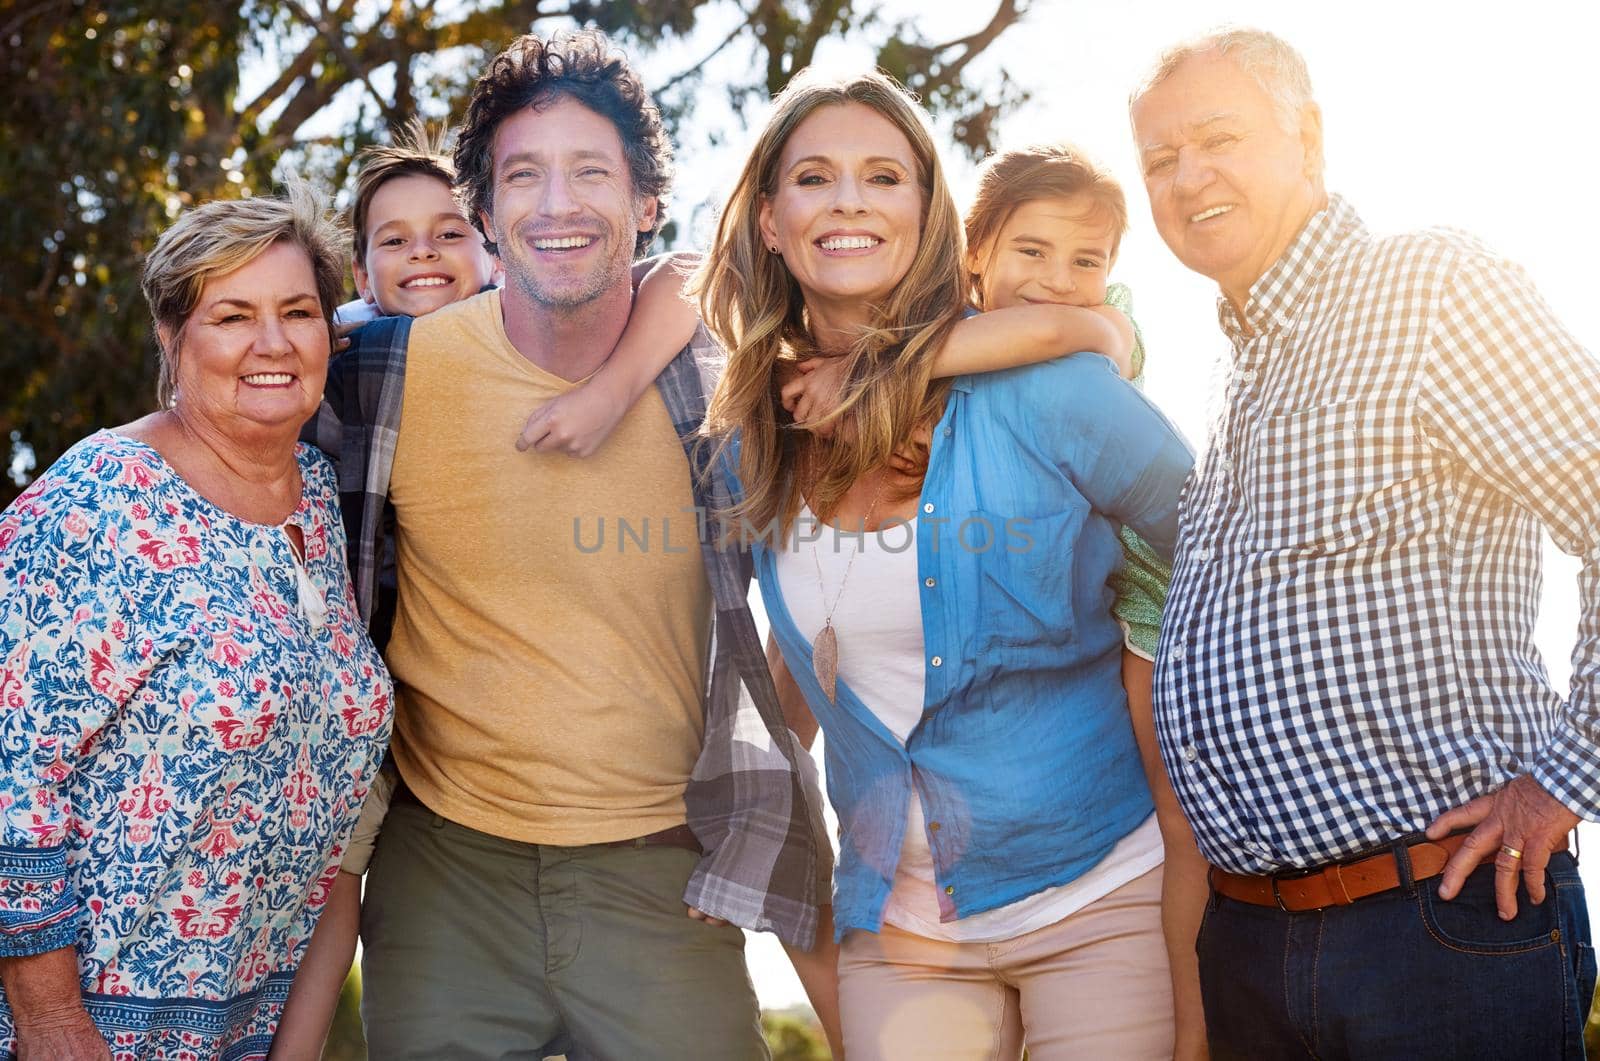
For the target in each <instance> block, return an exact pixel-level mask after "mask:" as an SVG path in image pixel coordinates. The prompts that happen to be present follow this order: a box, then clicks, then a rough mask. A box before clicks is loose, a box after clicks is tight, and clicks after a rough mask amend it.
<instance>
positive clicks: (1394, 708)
mask: <svg viewBox="0 0 1600 1061" xmlns="http://www.w3.org/2000/svg"><path fill="white" fill-rule="evenodd" d="M1250 296H1251V297H1250V301H1249V303H1248V304H1247V305H1246V307H1245V312H1244V319H1243V320H1241V319H1240V318H1239V317H1238V316H1237V315H1235V313H1234V311H1233V310H1232V308H1231V307H1230V306H1228V304H1227V303H1225V302H1224V303H1223V304H1222V305H1221V307H1220V313H1221V318H1222V327H1223V330H1224V331H1225V332H1226V333H1227V335H1228V337H1229V339H1230V341H1231V343H1232V346H1233V359H1232V364H1231V366H1229V373H1228V381H1227V393H1226V400H1225V401H1224V403H1223V408H1222V411H1221V413H1220V416H1219V417H1218V418H1217V420H1216V422H1215V423H1214V424H1213V425H1212V428H1211V434H1210V439H1209V447H1208V452H1207V453H1206V454H1205V456H1204V463H1203V464H1202V465H1201V466H1200V467H1199V468H1197V469H1196V471H1195V474H1194V475H1193V476H1192V477H1191V479H1190V481H1189V483H1188V485H1187V486H1186V487H1185V490H1184V496H1183V503H1182V513H1181V521H1182V522H1181V537H1180V545H1179V549H1178V555H1177V558H1176V560H1175V563H1174V574H1173V582H1172V588H1171V592H1170V595H1169V597H1168V601H1167V613H1166V617H1165V620H1164V624H1163V627H1162V637H1161V647H1160V652H1159V654H1158V663H1157V669H1156V679H1155V680H1156V690H1155V692H1156V715H1157V722H1158V728H1159V732H1160V738H1161V745H1162V752H1163V754H1164V757H1165V759H1166V761H1167V763H1168V766H1169V769H1170V771H1171V774H1172V781H1173V785H1174V787H1175V788H1176V790H1177V793H1178V797H1179V799H1180V801H1181V802H1182V804H1183V808H1184V810H1185V812H1186V813H1187V815H1188V817H1189V819H1190V821H1191V822H1192V823H1193V824H1194V829H1195V834H1196V837H1197V838H1198V840H1199V842H1200V847H1201V850H1202V851H1203V852H1204V854H1205V855H1206V857H1207V858H1208V859H1210V860H1211V862H1213V863H1214V864H1216V865H1218V866H1221V867H1222V868H1224V869H1228V870H1233V871H1236V872H1240V873H1270V872H1277V871H1282V870H1287V869H1295V868H1309V867H1311V866H1315V865H1318V864H1321V863H1325V862H1329V861H1333V860H1336V859H1340V858H1343V857H1345V856H1348V855H1350V854H1352V853H1354V852H1357V851H1360V850H1363V849H1366V848H1370V847H1373V846H1376V845H1379V844H1382V843H1384V842H1387V841H1390V840H1393V839H1395V838H1397V837H1400V836H1403V835H1406V834H1409V833H1412V832H1415V831H1417V830H1420V829H1422V828H1423V827H1425V826H1426V825H1427V824H1428V823H1429V822H1430V821H1432V819H1433V818H1434V817H1435V816H1436V815H1438V814H1439V813H1441V812H1442V811H1444V810H1446V809H1448V808H1450V807H1454V806H1457V805H1460V804H1462V803H1465V802H1467V801H1468V800H1470V799H1472V798H1474V797H1476V796H1480V795H1483V794H1484V793H1486V792H1489V791H1490V790H1492V789H1495V788H1498V787H1500V786H1501V785H1504V784H1505V783H1506V782H1507V781H1509V780H1510V779H1511V778H1512V777H1514V776H1516V775H1517V774H1519V773H1530V774H1532V776H1533V778H1534V779H1535V780H1536V781H1538V782H1539V783H1540V784H1541V785H1543V786H1544V787H1545V789H1547V790H1548V791H1549V792H1550V793H1551V794H1552V795H1554V796H1555V797H1556V798H1557V799H1558V800H1560V801H1561V802H1562V803H1563V804H1565V805H1566V806H1567V807H1569V808H1571V809H1572V810H1573V811H1575V812H1577V813H1580V814H1582V815H1584V816H1586V817H1594V816H1595V814H1596V812H1597V811H1600V754H1597V752H1600V702H1597V694H1600V686H1597V678H1600V366H1597V364H1596V362H1595V360H1594V358H1593V357H1592V356H1591V355H1589V354H1588V353H1587V352H1586V351H1584V350H1583V349H1582V348H1581V347H1580V346H1579V344H1578V342H1577V340H1576V339H1574V338H1573V336H1572V335H1570V334H1569V333H1568V332H1567V331H1566V330H1565V329H1564V328H1562V326H1561V325H1560V324H1559V323H1558V322H1557V321H1556V319H1555V317H1554V315H1553V314H1552V313H1551V312H1550V309H1549V308H1548V307H1547V306H1546V305H1545V303H1544V302H1543V300H1542V299H1541V298H1540V297H1539V295H1538V293H1537V292H1536V291H1535V290H1534V288H1533V286H1532V284H1531V283H1530V282H1529V281H1528V279H1527V278H1526V276H1525V275H1524V274H1523V273H1522V271H1521V270H1520V269H1518V268H1517V267H1515V266H1514V265H1511V264H1509V263H1507V262H1505V261H1503V260H1501V259H1499V258H1497V257H1496V256H1494V255H1493V254H1491V253H1490V252H1489V251H1488V250H1486V249H1485V248H1484V247H1483V246H1482V245H1481V244H1479V243H1478V242H1476V241H1475V240H1473V239H1471V238H1470V237H1467V236H1464V235H1462V234H1460V233H1455V232H1448V231H1434V232H1424V233H1415V234H1411V235H1405V236H1399V237H1394V238H1374V237H1373V236H1371V235H1369V234H1368V232H1367V231H1366V229H1365V228H1364V227H1363V226H1362V224H1361V221H1360V219H1359V218H1358V217H1357V216H1356V214H1355V212H1354V211H1353V210H1352V209H1351V208H1350V207H1349V206H1348V205H1347V204H1346V203H1345V202H1344V201H1342V200H1341V199H1339V198H1337V197H1334V198H1333V199H1332V201H1331V202H1330V204H1329V206H1328V207H1327V209H1326V210H1324V211H1323V212H1321V213H1320V214H1318V215H1316V216H1315V217H1314V218H1313V219H1312V220H1311V221H1310V222H1309V223H1308V225H1307V226H1306V228H1305V230H1304V231H1303V232H1301V233H1300V235H1299V236H1298V237H1297V238H1296V240H1295V242H1294V243H1293V244H1292V245H1291V247H1290V248H1289V250H1288V251H1287V252H1286V253H1285V255H1284V256H1283V257H1282V258H1281V259H1280V260H1279V261H1278V262H1277V263H1276V264H1275V265H1274V266H1273V267H1272V268H1271V269H1270V270H1269V271H1268V272H1267V273H1266V275H1265V276H1263V277H1262V278H1261V280H1259V281H1258V282H1257V283H1256V284H1255V286H1254V287H1253V288H1252V290H1251V293H1250ZM1541 526H1542V527H1543V528H1544V529H1546V530H1547V531H1548V532H1549V533H1550V535H1551V536H1552V537H1553V538H1554V540H1555V542H1556V544H1557V545H1558V546H1560V547H1561V548H1562V549H1563V550H1564V551H1566V552H1568V553H1570V554H1572V555H1573V556H1577V557H1579V558H1581V560H1582V562H1583V568H1582V573H1581V575H1580V581H1579V585H1580V590H1581V595H1582V615H1581V621H1580V625H1579V630H1578V640H1577V647H1576V649H1575V653H1574V657H1573V663H1574V667H1573V676H1572V693H1571V697H1570V699H1569V700H1567V701H1563V700H1562V698H1561V697H1560V695H1559V694H1558V693H1557V692H1556V691H1555V690H1554V689H1553V688H1552V687H1551V685H1550V681H1549V678H1548V676H1547V675H1546V673H1545V669H1544V663H1543V661H1542V660H1541V659H1540V657H1539V653H1538V651H1537V649H1536V648H1535V647H1534V644H1533V628H1534V620H1535V618H1536V616H1537V610H1538V603H1539V590H1540V578H1541V573H1540V534H1539V532H1540V528H1541Z"/></svg>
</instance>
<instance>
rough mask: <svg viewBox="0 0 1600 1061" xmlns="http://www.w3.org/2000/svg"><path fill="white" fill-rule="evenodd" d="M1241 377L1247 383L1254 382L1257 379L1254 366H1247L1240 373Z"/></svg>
mask: <svg viewBox="0 0 1600 1061" xmlns="http://www.w3.org/2000/svg"><path fill="white" fill-rule="evenodd" d="M1239 378H1240V379H1241V380H1243V381H1244V382H1246V383H1254V382H1255V381H1256V370H1255V369H1253V368H1247V369H1245V370H1244V371H1243V372H1241V373H1239Z"/></svg>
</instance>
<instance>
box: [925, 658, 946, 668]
mask: <svg viewBox="0 0 1600 1061" xmlns="http://www.w3.org/2000/svg"><path fill="white" fill-rule="evenodd" d="M928 662H929V663H931V664H933V665H934V666H935V667H942V666H944V657H943V656H935V657H933V658H932V659H930V660H929V661H928Z"/></svg>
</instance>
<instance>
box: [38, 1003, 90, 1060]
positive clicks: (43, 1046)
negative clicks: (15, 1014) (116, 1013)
mask: <svg viewBox="0 0 1600 1061" xmlns="http://www.w3.org/2000/svg"><path fill="white" fill-rule="evenodd" d="M17 1061H111V1048H110V1047H108V1046H107V1045H106V1040H105V1037H104V1036H102V1035H101V1034H100V1029H99V1028H96V1027H95V1026H94V1021H92V1020H90V1019H89V1013H88V1011H87V1010H85V1009H84V1008H83V1007H82V1006H81V1005H80V1006H79V1007H78V1012H77V1015H76V1016H75V1017H72V1018H71V1019H69V1020H65V1021H63V1022H62V1023H61V1024H59V1025H49V1026H46V1027H33V1028H28V1027H26V1026H25V1025H23V1024H22V1023H21V1022H20V1021H19V1022H18V1023H17Z"/></svg>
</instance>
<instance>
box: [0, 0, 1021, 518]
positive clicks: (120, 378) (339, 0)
mask: <svg viewBox="0 0 1600 1061" xmlns="http://www.w3.org/2000/svg"><path fill="white" fill-rule="evenodd" d="M990 2H992V3H994V4H995V6H994V9H993V13H992V15H991V16H990V17H989V18H988V20H987V22H986V23H985V24H984V25H983V26H982V27H981V28H979V29H978V30H976V31H975V32H973V33H971V34H969V35H965V36H961V37H958V38H956V39H954V40H948V41H932V40H928V39H927V38H926V37H925V36H924V35H923V34H921V33H919V32H918V30H917V29H916V27H915V25H914V24H913V23H911V22H910V21H908V20H904V19H901V20H895V19H892V18H890V17H889V15H888V14H886V12H885V11H884V8H883V0H874V2H852V0H650V2H646V0H498V2H487V3H480V4H476V5H473V4H467V5H457V4H445V3H439V2H438V0H360V2H358V0H246V2H245V3H244V4H243V5H242V6H241V5H240V4H239V3H236V2H233V0H156V2H154V3H144V4H131V3H105V4H97V3H91V2H89V0H0V79H3V83H4V84H5V85H6V86H7V93H6V97H7V98H6V102H5V103H4V104H0V108H3V109H0V143H4V144H6V145H7V146H6V149H5V150H4V151H0V195H3V196H4V199H5V201H6V203H7V204H8V206H9V207H10V209H9V210H8V211H6V212H5V214H4V216H3V217H0V240H3V245H4V246H5V247H6V248H7V249H8V251H9V253H8V254H6V255H5V256H4V258H3V260H0V318H3V319H4V320H5V321H6V323H7V326H8V331H9V335H8V336H7V338H8V339H9V340H10V341H9V342H7V343H5V344H3V345H0V381H3V386H0V464H3V463H4V461H5V445H4V443H5V439H6V438H7V436H9V437H10V438H11V440H12V442H13V444H14V445H16V446H18V447H22V448H26V447H31V448H32V450H34V451H36V459H37V464H38V466H39V467H44V466H47V465H48V464H49V463H50V462H51V461H52V460H54V459H55V457H56V456H58V455H59V454H60V452H61V451H62V450H63V449H65V448H66V446H68V445H70V444H71V443H72V442H74V441H75V440H77V439H78V438H81V437H82V436H83V435H85V434H87V433H88V432H89V431H91V430H93V429H94V428H95V427H97V426H103V425H110V424H116V423H122V422H125V421H128V420H131V419H134V418H136V417H137V416H139V415H142V414H143V413H144V412H147V411H148V410H149V408H150V403H151V400H152V399H151V396H152V394H153V390H154V378H155V350H154V346H153V342H152V338H151V328H150V323H149V318H148V313H147V311H146V308H145V305H144V301H143V299H142V298H141V296H140V294H139V292H138V290H137V287H138V267H139V263H140V261H141V260H142V259H143V256H144V254H145V253H146V252H147V251H148V250H149V248H150V246H151V245H152V243H153V242H154V240H155V238H156V236H157V235H159V233H160V232H161V231H162V229H163V228H165V226H166V225H167V224H169V223H170V222H171V220H172V219H173V218H174V217H175V216H177V214H178V212H179V211H181V210H182V209H183V208H184V207H186V206H188V205H189V204H191V203H194V202H199V201H203V200H206V199H209V198H215V197H218V196H232V195H242V194H249V193H250V192H252V191H258V190H259V191H265V190H267V189H269V188H270V187H271V184H272V174H273V172H274V168H275V167H277V166H278V165H279V164H280V163H283V164H285V165H292V166H293V167H294V168H296V169H298V170H300V171H302V172H305V173H307V174H309V175H311V176H312V177H313V179H316V180H320V181H322V182H325V183H326V184H327V185H328V186H329V187H330V188H340V187H343V186H344V184H345V183H346V181H347V179H348V178H349V176H350V168H351V160H352V158H353V157H354V155H355V154H356V152H357V151H359V150H360V149H361V148H362V147H364V146H366V145H367V144H370V143H372V142H374V141H375V140H378V139H380V138H383V137H385V136H386V135H387V131H388V130H389V129H391V128H395V127H397V126H398V125H399V124H400V123H401V122H402V121H403V120H404V119H405V118H407V117H408V116H409V115H411V114H413V113H418V112H421V113H425V114H432V115H446V114H459V113H460V111H461V104H462V103H463V101H464V99H465V96H466V94H467V92H468V91H470V88H471V84H472V80H473V78H474V76H475V75H476V71H477V70H479V69H480V68H481V67H482V65H483V63H484V61H485V60H486V58H487V57H489V56H491V55H493V54H494V53H495V52H496V51H498V50H499V48H500V47H502V46H503V45H504V44H505V42H506V41H508V40H509V39H510V38H511V37H513V36H514V35H516V34H517V33H521V32H526V31H528V30H529V29H537V30H539V31H544V32H548V31H551V30H554V29H555V28H558V27H559V26H561V25H563V24H570V23H571V22H572V21H574V20H576V21H578V22H583V23H590V24H594V25H597V26H599V27H601V28H602V29H605V30H606V31H607V32H609V33H611V34H612V36H613V37H614V38H615V39H616V40H617V41H618V42H619V44H621V45H622V46H623V47H625V48H627V49H629V50H630V51H632V52H634V53H635V54H648V53H650V52H651V51H652V50H653V49H657V48H659V47H661V46H662V45H664V44H668V43H681V42H684V41H686V40H693V39H696V38H693V37H691V36H690V35H691V34H692V33H693V31H694V30H695V29H696V28H697V26H699V25H700V24H701V23H702V22H703V21H704V22H706V23H707V24H712V23H718V24H720V23H721V22H728V23H730V24H731V25H732V29H731V31H730V32H729V33H728V34H727V36H726V37H725V38H723V39H721V40H720V42H718V43H715V44H714V45H713V46H712V47H710V48H708V49H707V50H706V51H705V53H704V54H703V55H701V56H700V57H699V58H698V59H697V60H696V61H694V62H693V63H692V64H691V65H690V66H689V67H688V68H687V69H685V70H682V71H681V72H679V73H678V74H676V75H675V76H672V77H670V78H669V79H667V80H666V82H665V83H664V84H662V85H661V86H659V87H660V91H659V93H658V98H659V100H660V101H661V103H662V107H663V110H664V111H665V113H666V116H667V119H668V122H669V124H670V125H671V126H672V127H673V129H674V132H675V133H682V134H688V135H690V136H691V137H692V136H694V135H696V134H697V133H698V134H699V135H701V136H704V135H706V132H707V131H705V130H697V129H695V128H693V127H691V124H690V123H689V122H688V121H687V115H688V114H689V112H690V109H691V107H692V106H693V104H694V102H695V101H696V100H697V99H698V98H700V97H701V94H702V93H704V92H705V91H707V84H708V78H707V77H706V70H707V64H708V62H710V61H712V60H715V59H717V58H718V57H719V56H721V57H724V58H725V57H726V56H727V55H728V54H735V55H737V54H738V53H739V52H740V51H741V50H743V51H745V52H748V53H750V54H751V55H752V57H753V59H754V62H753V63H752V64H747V65H745V66H744V67H743V69H744V71H745V75H744V76H743V77H742V78H741V79H739V80H737V81H736V82H735V83H733V84H730V85H728V86H727V92H728V98H729V100H730V101H731V102H732V103H733V105H734V109H735V112H736V113H739V114H743V113H744V108H745V106H746V105H747V104H748V103H750V102H751V101H754V100H758V99H765V98H766V97H767V96H768V95H770V94H771V93H773V92H775V91H777V90H778V89H780V88H782V87H783V85H784V83H785V82H787V80H788V78H789V77H790V75H791V74H792V73H793V72H794V71H796V70H798V69H800V68H801V67H803V66H805V65H806V64H807V63H809V62H810V61H811V59H812V57H813V56H814V55H815V54H816V52H817V49H818V47H819V46H820V45H821V44H822V43H823V42H824V41H826V40H828V39H829V38H830V37H832V36H835V35H842V34H851V35H853V36H854V38H855V39H863V38H864V39H870V40H873V41H876V42H878V44H877V50H878V61H879V62H880V63H881V64H882V65H883V66H884V67H885V68H886V69H888V70H889V71H890V72H891V73H894V74H895V75H897V76H898V77H900V78H901V79H902V80H903V81H905V82H906V83H907V84H908V85H909V86H911V87H912V88H913V89H914V90H916V91H917V92H919V93H920V94H921V95H922V96H923V97H924V99H925V100H926V101H927V103H928V105H929V106H930V107H931V108H932V109H934V110H935V111H936V112H938V113H940V114H942V115H944V116H946V117H948V118H949V120H950V123H951V127H952V129H953V130H954V133H955V136H956V139H957V141H958V142H959V143H960V144H961V146H962V147H963V148H964V149H965V150H967V151H968V152H970V153H972V154H975V155H976V154H981V153H982V152H984V151H985V150H987V149H988V148H989V147H990V146H991V143H992V140H993V130H994V122H995V119H996V118H997V117H998V116H999V115H1000V114H1002V113H1004V112H1005V111H1006V110H1008V109H1010V108H1012V107H1014V106H1015V105H1016V104H1018V103H1020V102H1021V101H1022V100H1023V99H1024V98H1025V93H1024V92H1023V91H1021V90H1020V89H1019V88H1018V87H1017V86H1016V85H1015V84H1014V83H1012V82H1010V81H1009V80H1008V79H1007V78H1006V77H1005V76H1004V74H1000V75H998V77H989V78H984V79H979V78H975V77H974V76H973V74H972V69H973V67H972V64H973V62H974V60H975V59H977V58H978V57H979V56H981V55H983V54H984V52H985V51H986V50H987V49H988V48H989V47H990V46H991V45H992V44H993V43H994V42H995V40H996V39H997V38H999V36H1000V35H1001V34H1002V33H1003V32H1004V31H1005V30H1006V29H1007V28H1008V27H1010V26H1011V25H1013V24H1015V23H1016V22H1017V21H1018V20H1019V19H1021V18H1022V17H1023V15H1024V14H1025V5H1026V0H990ZM679 142H680V143H682V142H683V141H682V139H681V138H680V141H679ZM669 236H670V234H669ZM18 488H19V484H16V483H13V482H12V480H11V479H10V478H8V477H5V476H0V502H3V501H6V500H9V499H10V497H12V496H14V494H15V493H16V490H17V489H18Z"/></svg>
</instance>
